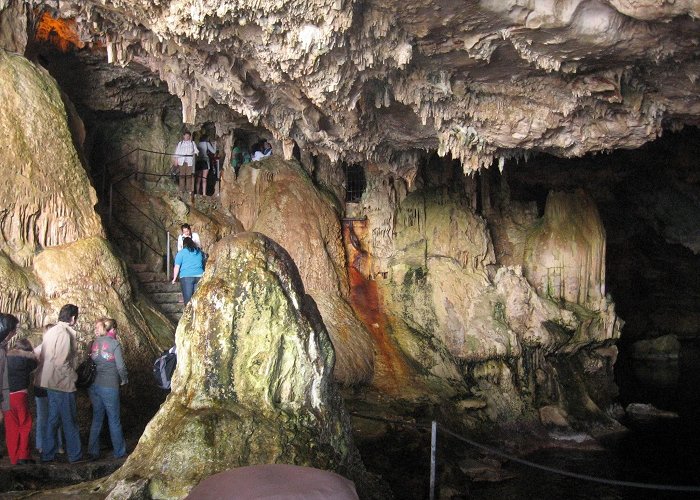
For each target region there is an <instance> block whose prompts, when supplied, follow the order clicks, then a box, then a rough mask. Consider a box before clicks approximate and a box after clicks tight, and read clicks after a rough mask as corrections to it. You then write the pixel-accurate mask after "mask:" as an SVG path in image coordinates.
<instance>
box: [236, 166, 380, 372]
mask: <svg viewBox="0 0 700 500" xmlns="http://www.w3.org/2000/svg"><path fill="white" fill-rule="evenodd" d="M231 173H232V172H231V171H229V172H227V173H226V176H225V179H224V182H223V187H222V200H223V203H224V204H226V205H227V208H228V209H229V211H230V212H231V213H232V214H233V215H234V216H235V217H236V218H237V219H238V220H240V221H241V223H242V224H243V227H244V228H245V229H246V230H249V231H257V232H260V233H263V234H265V235H266V236H268V237H269V238H271V239H273V240H274V241H275V242H277V243H279V244H280V245H281V246H282V247H283V248H284V249H285V250H287V251H288V252H289V254H290V255H291V256H292V258H293V259H294V262H295V263H296V265H297V267H298V269H299V273H300V275H301V278H302V281H303V283H304V287H305V288H306V290H307V292H308V293H309V295H311V296H312V297H313V298H314V301H315V302H316V305H317V306H318V309H319V311H320V312H321V316H322V318H323V321H324V323H325V325H326V328H327V329H328V332H329V334H330V336H331V340H332V341H333V346H334V348H335V351H336V366H335V372H334V375H335V377H336V379H337V380H338V381H340V382H342V383H345V384H348V385H350V384H355V383H361V382H367V381H369V380H370V379H371V378H372V374H373V368H374V348H373V345H372V341H371V339H370V336H369V334H368V332H367V330H366V329H365V327H364V325H363V324H362V323H361V322H360V321H358V319H357V318H356V316H355V314H354V313H353V311H352V310H351V308H350V304H349V302H348V299H349V296H348V295H349V288H348V276H347V271H346V263H345V252H344V248H343V242H342V236H341V230H340V222H339V219H340V213H341V211H342V208H341V207H340V205H339V204H338V202H337V200H334V199H333V197H332V196H331V195H329V194H328V193H323V192H322V191H319V190H318V189H317V187H316V186H315V185H314V183H313V181H312V180H311V178H310V177H309V175H308V174H307V173H306V172H305V171H304V170H303V169H302V168H301V166H300V165H299V164H298V163H297V162H295V161H290V162H287V161H283V160H282V159H281V157H280V156H276V155H275V156H273V157H271V158H269V159H267V160H264V161H260V162H254V163H250V164H246V165H244V166H243V167H242V168H241V171H240V173H239V175H238V178H236V179H233V176H232V175H230V174H231Z"/></svg>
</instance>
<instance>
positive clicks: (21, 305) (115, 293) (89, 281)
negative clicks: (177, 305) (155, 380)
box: [0, 50, 173, 429]
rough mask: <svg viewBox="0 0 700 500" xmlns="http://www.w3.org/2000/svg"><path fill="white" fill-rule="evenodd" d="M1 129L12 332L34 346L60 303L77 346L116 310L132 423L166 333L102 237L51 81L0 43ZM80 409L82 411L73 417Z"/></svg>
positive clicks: (140, 412) (139, 416)
mask: <svg viewBox="0 0 700 500" xmlns="http://www.w3.org/2000/svg"><path fill="white" fill-rule="evenodd" d="M0 136H2V137H3V138H4V139H3V140H4V143H3V147H4V151H5V154H4V158H5V162H4V163H5V165H6V167H7V168H6V169H5V179H4V182H3V183H2V184H0V200H1V201H2V202H1V203H0V206H2V208H0V269H1V270H2V280H0V310H2V311H3V312H9V313H13V314H15V315H17V316H18V317H20V319H21V323H20V330H21V335H22V336H29V337H30V338H31V340H32V341H33V342H34V345H36V344H38V343H39V342H41V331H42V327H43V326H44V325H45V324H48V323H52V322H56V320H57V315H58V311H59V309H60V308H61V306H63V304H65V303H74V304H76V305H78V307H79V308H80V316H79V321H78V325H77V330H78V337H79V341H80V345H81V346H84V345H85V344H86V343H87V342H88V341H89V340H90V339H92V338H93V337H94V333H93V325H94V321H95V320H96V319H98V318H99V317H102V316H109V317H112V318H115V319H116V320H117V322H118V325H119V339H120V341H121V343H122V346H123V349H124V354H125V358H126V362H127V367H128V369H129V372H130V374H131V376H130V383H129V385H128V386H126V388H125V389H124V393H123V399H124V407H125V417H124V421H125V423H126V425H127V426H132V425H133V428H134V429H138V428H139V427H140V426H143V425H144V424H145V422H146V420H147V419H148V418H149V417H150V415H151V414H152V412H153V411H155V408H156V407H157V404H158V403H159V401H160V397H161V395H160V394H158V393H157V392H155V391H154V390H153V388H152V387H153V384H152V382H151V376H150V367H151V364H152V362H153V359H154V358H155V356H156V355H157V353H158V352H159V351H160V350H161V349H162V348H163V347H165V346H167V345H168V344H170V343H171V342H172V333H173V332H172V330H171V327H169V326H168V323H167V322H166V320H165V318H163V317H162V316H160V315H159V314H158V313H156V312H155V311H153V310H152V309H151V308H150V307H149V306H148V305H147V304H144V303H141V302H140V299H138V298H137V297H135V296H134V294H133V293H132V290H131V285H130V284H129V280H128V277H127V272H126V268H125V265H124V263H123V262H122V261H121V260H120V259H119V258H117V257H116V256H115V254H114V250H113V248H112V247H111V245H110V244H109V243H108V242H107V240H106V239H105V232H104V229H103V227H102V223H101V221H100V217H99V216H98V214H97V212H96V211H95V205H96V203H97V197H96V195H95V190H94V189H93V187H92V186H91V181H90V178H89V177H88V174H87V172H86V171H85V167H84V166H83V165H82V164H81V162H80V158H79V155H78V153H77V152H76V150H75V147H74V144H73V140H72V137H71V133H70V131H69V128H68V125H67V115H66V111H65V108H64V104H63V101H62V100H61V95H60V92H59V90H58V88H57V86H56V83H55V81H54V80H53V79H52V78H51V77H50V76H49V75H48V74H47V73H46V71H44V70H42V69H40V68H37V67H36V66H35V65H33V64H32V63H30V62H29V61H28V60H26V59H24V58H23V57H21V56H18V55H13V54H9V53H7V52H4V51H2V50H0ZM137 395H138V396H137ZM80 397H81V398H83V397H84V395H82V394H81V396H80ZM85 400H86V398H85ZM85 400H82V399H81V401H80V403H79V404H80V406H81V408H84V407H86V406H87V405H86V403H85ZM88 413H89V412H84V411H82V410H81V412H80V417H81V419H83V420H87V419H89V417H90V416H89V414H88Z"/></svg>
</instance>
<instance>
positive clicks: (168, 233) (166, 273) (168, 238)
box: [165, 231, 170, 281]
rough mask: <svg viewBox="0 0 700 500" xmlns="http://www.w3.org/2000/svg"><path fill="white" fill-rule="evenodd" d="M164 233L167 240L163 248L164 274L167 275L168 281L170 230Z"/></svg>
mask: <svg viewBox="0 0 700 500" xmlns="http://www.w3.org/2000/svg"><path fill="white" fill-rule="evenodd" d="M165 234H166V241H167V243H166V245H167V248H166V250H165V275H166V276H167V277H168V281H170V231H165Z"/></svg>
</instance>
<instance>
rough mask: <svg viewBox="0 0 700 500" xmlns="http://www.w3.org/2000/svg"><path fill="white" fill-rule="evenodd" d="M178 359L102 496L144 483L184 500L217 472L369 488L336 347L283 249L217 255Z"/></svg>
mask: <svg viewBox="0 0 700 500" xmlns="http://www.w3.org/2000/svg"><path fill="white" fill-rule="evenodd" d="M177 349H178V351H177V354H178V363H177V369H176V372H175V375H174V377H173V389H172V393H171V395H170V397H169V398H168V399H167V401H166V402H165V403H164V404H163V406H162V407H161V409H160V411H159V412H158V414H157V415H156V416H155V418H154V419H153V420H152V421H151V423H150V424H149V425H148V427H147V428H146V430H145V432H144V435H143V437H142V438H141V440H140V442H139V444H138V446H137V448H136V450H135V451H134V452H133V453H132V454H131V456H130V457H129V459H128V460H127V462H126V463H125V464H124V466H123V467H122V468H121V469H120V470H119V471H118V472H117V473H116V474H114V475H113V476H112V477H111V478H110V479H108V480H107V481H106V482H105V483H104V484H102V486H101V487H100V489H101V491H104V492H106V491H108V490H110V489H111V488H112V487H113V485H114V484H115V482H116V481H118V480H121V479H128V480H129V481H135V480H138V478H147V479H149V480H150V485H149V490H150V494H151V495H152V496H153V497H155V498H173V497H178V498H179V497H182V496H184V495H186V494H187V492H188V491H189V489H190V488H192V487H193V486H194V485H195V484H197V483H198V482H199V481H201V480H202V479H203V478H205V477H207V476H209V475H211V474H215V473H217V472H220V471H223V470H227V469H229V468H232V467H238V466H244V465H253V464H265V463H287V464H296V465H308V466H313V467H317V468H321V469H326V470H334V471H338V472H339V473H340V474H342V475H344V476H346V477H350V478H351V479H354V480H355V481H358V480H359V481H362V480H363V474H364V472H363V471H364V469H363V467H362V465H361V462H360V461H359V454H358V453H357V451H356V449H355V447H354V445H353V444H352V440H351V437H350V429H349V420H348V418H347V416H346V414H345V413H344V410H343V407H342V403H341V399H340V397H339V396H338V394H337V393H336V390H335V386H334V384H333V382H332V375H331V374H332V371H333V364H334V352H333V348H332V344H331V342H330V338H329V336H328V334H327V333H326V331H325V328H324V327H323V323H322V322H321V321H320V317H319V316H318V312H317V310H316V309H315V306H314V305H313V301H312V299H311V297H310V296H308V295H305V293H304V287H303V285H302V283H301V280H300V277H299V274H298V271H297V270H296V266H295V265H294V262H293V261H292V260H291V258H290V257H289V255H288V254H287V253H286V252H285V251H284V250H283V249H282V248H281V247H280V246H279V245H277V244H276V243H274V242H273V241H271V240H269V239H268V238H266V237H264V236H263V235H261V234H258V233H241V234H239V235H236V236H231V237H228V238H225V239H223V240H222V241H220V242H219V243H218V244H217V245H216V247H215V249H214V251H213V253H212V257H211V260H210V264H209V268H208V269H207V272H206V274H205V276H204V278H203V279H202V281H201V282H200V285H199V288H198V290H197V292H196V293H195V295H194V297H193V299H192V301H191V302H190V304H189V305H188V306H187V308H186V309H185V313H184V316H183V318H182V320H181V321H180V324H179V326H178V332H177Z"/></svg>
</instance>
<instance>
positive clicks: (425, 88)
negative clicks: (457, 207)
mask: <svg viewBox="0 0 700 500" xmlns="http://www.w3.org/2000/svg"><path fill="white" fill-rule="evenodd" d="M4 3H7V2H3V4H0V5H4ZM9 3H10V4H12V5H17V4H19V2H17V0H14V1H11V2H9ZM15 8H17V7H15ZM699 9H700V7H698V5H697V2H692V1H683V2H681V1H676V2H652V1H646V2H639V1H634V2H633V1H609V2H600V1H598V0H557V1H550V2H522V1H514V0H510V1H493V0H480V1H477V0H472V1H468V2H460V3H456V2H453V1H451V0H442V1H439V2H432V3H430V4H425V2H422V1H418V0H409V1H398V0H390V1H381V2H379V1H368V2H357V1H354V0H313V1H307V2H287V1H283V0H270V1H264V2H260V1H258V0H228V1H224V2H222V1H219V0H216V1H214V0H204V1H201V0H197V1H194V0H171V1H164V2H158V3H153V2H136V3H135V2H132V1H125V0H117V1H114V2H110V3H109V5H104V3H103V2H98V1H80V2H78V1H63V2H60V4H59V6H58V11H57V14H58V15H59V16H62V17H65V18H74V19H75V20H76V21H77V30H78V33H79V35H80V38H81V39H82V41H83V42H84V43H88V42H99V43H100V44H101V45H102V46H103V47H105V49H106V53H104V52H103V53H104V58H105V59H108V60H109V62H111V63H115V64H128V63H129V62H137V63H140V64H142V65H144V66H146V67H148V68H150V69H151V70H152V71H153V72H154V73H156V74H158V75H159V77H160V79H161V80H163V81H164V82H166V83H167V85H168V88H169V90H170V92H171V93H172V94H173V95H175V96H177V97H178V98H179V99H180V100H181V101H182V111H183V118H184V121H185V122H186V123H197V122H200V123H201V121H202V120H201V117H200V116H199V112H200V111H201V110H202V109H204V108H206V107H208V106H211V102H214V101H215V102H216V103H219V104H221V105H223V106H226V107H228V108H230V109H231V110H234V111H235V112H236V113H237V114H238V115H239V116H244V117H246V118H247V119H248V120H249V121H250V122H251V123H253V124H255V125H258V124H260V125H262V126H264V127H265V128H266V129H268V130H270V131H271V132H272V133H273V134H274V135H275V138H276V139H277V140H279V141H282V140H283V139H287V138H292V139H294V140H296V141H297V143H299V145H300V146H301V147H302V149H306V150H310V151H312V152H314V153H321V154H324V155H327V156H329V157H330V158H331V159H332V160H336V159H339V158H340V159H348V160H350V161H358V160H366V159H369V160H372V161H390V160H391V159H393V158H395V157H396V155H397V154H402V153H404V152H407V151H409V152H410V154H414V153H413V151H416V150H422V149H432V150H435V149H438V150H439V151H440V152H441V153H451V155H452V157H453V158H459V159H461V160H462V163H463V168H464V170H465V171H470V170H475V169H476V168H477V167H479V166H487V165H489V164H491V163H492V161H493V160H494V159H496V160H497V159H500V158H509V157H512V156H518V155H521V154H522V153H523V152H524V151H527V150H530V149H537V150H538V151H545V152H551V153H553V154H556V155H560V156H565V157H571V156H580V155H582V154H584V153H585V152H589V151H606V150H610V149H615V148H622V147H626V148H630V147H637V146H639V145H641V144H643V143H644V142H647V141H649V140H650V139H654V138H656V137H657V136H658V135H659V134H660V133H661V130H662V124H664V123H665V124H673V125H681V124H696V123H698V116H699V115H700V98H698V94H699V93H698V92H697V85H698V83H697V82H698V74H700V64H699V63H698V62H697V57H696V54H697V49H696V47H697V42H698V37H699V36H700V25H699V24H698V23H697V22H696V21H695V19H697V18H698V17H699V16H700V10H699ZM20 19H21V17H20ZM18 26H21V22H20V23H19V24H18ZM4 31H5V30H3V33H4ZM16 31H17V30H16ZM103 50H104V49H103ZM210 100H211V101H210ZM416 154H417V153H416Z"/></svg>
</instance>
